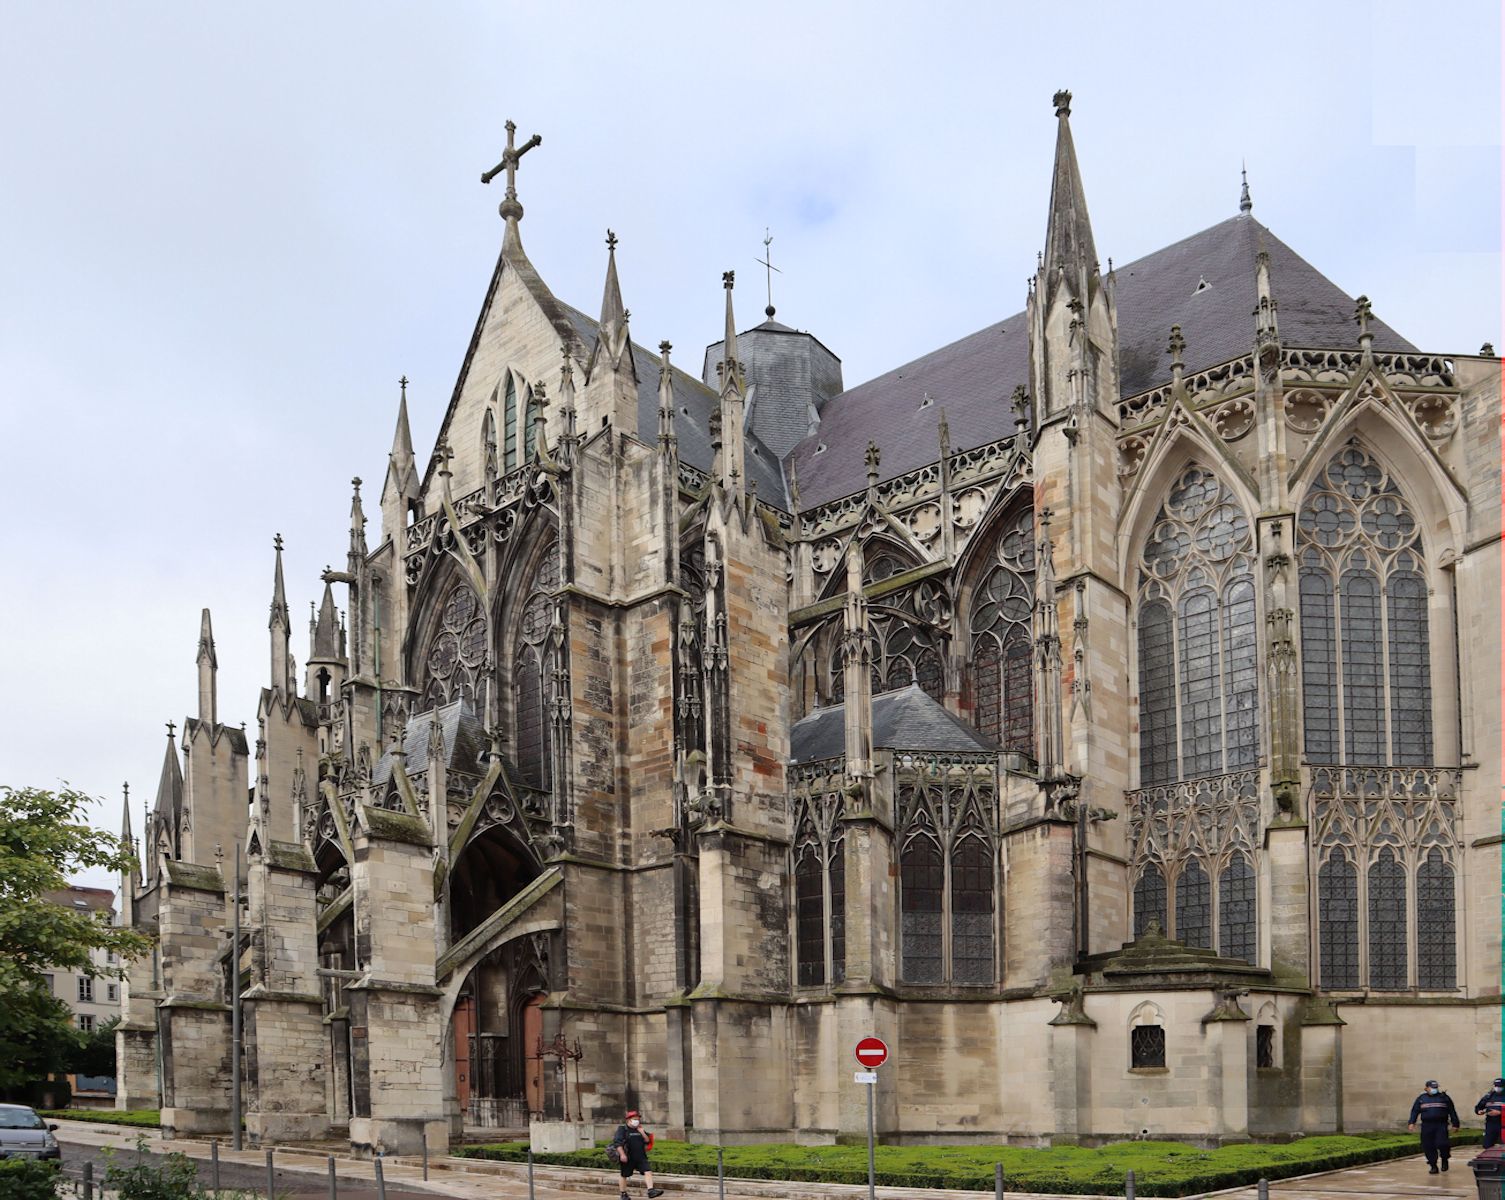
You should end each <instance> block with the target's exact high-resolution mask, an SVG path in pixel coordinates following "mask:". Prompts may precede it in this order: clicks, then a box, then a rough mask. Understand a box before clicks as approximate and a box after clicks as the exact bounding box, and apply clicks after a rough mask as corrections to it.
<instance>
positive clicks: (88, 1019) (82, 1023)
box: [78, 1013, 94, 1033]
mask: <svg viewBox="0 0 1505 1200" xmlns="http://www.w3.org/2000/svg"><path fill="white" fill-rule="evenodd" d="M78 1027H79V1029H81V1030H83V1032H85V1033H93V1032H94V1017H93V1015H92V1014H90V1013H79V1014H78Z"/></svg>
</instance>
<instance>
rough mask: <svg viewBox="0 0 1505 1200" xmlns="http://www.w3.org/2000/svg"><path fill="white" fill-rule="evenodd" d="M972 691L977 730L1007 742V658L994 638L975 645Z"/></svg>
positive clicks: (996, 739) (999, 740) (998, 740)
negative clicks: (1004, 659) (1005, 693)
mask: <svg viewBox="0 0 1505 1200" xmlns="http://www.w3.org/2000/svg"><path fill="white" fill-rule="evenodd" d="M974 645H975V648H976V654H975V656H974V658H973V659H972V691H973V697H974V699H975V702H976V704H977V712H976V714H975V722H976V725H977V728H978V729H979V730H981V731H982V732H983V733H985V734H987V735H988V737H990V738H992V739H993V740H994V741H995V742H1000V743H1001V742H1002V741H1003V655H1002V652H1001V651H1000V650H999V648H998V643H997V642H996V641H995V640H994V639H993V638H983V639H981V640H980V641H979V642H977V643H975V644H974Z"/></svg>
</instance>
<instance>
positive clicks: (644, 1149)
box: [611, 1109, 664, 1196]
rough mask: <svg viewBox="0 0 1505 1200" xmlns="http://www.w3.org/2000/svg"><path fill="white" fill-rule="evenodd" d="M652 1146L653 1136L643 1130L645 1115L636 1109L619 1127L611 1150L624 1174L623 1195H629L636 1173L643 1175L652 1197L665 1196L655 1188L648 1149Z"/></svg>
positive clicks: (660, 1189)
mask: <svg viewBox="0 0 1505 1200" xmlns="http://www.w3.org/2000/svg"><path fill="white" fill-rule="evenodd" d="M652 1145H653V1135H652V1134H651V1133H648V1132H646V1131H645V1130H644V1129H643V1114H642V1113H640V1112H638V1111H637V1110H636V1109H634V1110H633V1111H631V1112H629V1113H628V1114H627V1119H626V1120H625V1121H624V1122H623V1123H622V1124H621V1125H618V1126H617V1136H616V1137H614V1138H612V1139H611V1148H612V1149H613V1150H614V1151H615V1152H616V1157H617V1163H618V1169H619V1170H620V1171H621V1173H622V1184H621V1188H622V1195H624V1196H625V1195H627V1181H628V1180H629V1179H631V1178H632V1174H633V1172H634V1171H637V1172H640V1173H641V1174H642V1176H643V1182H644V1183H646V1184H647V1185H648V1194H649V1195H650V1196H662V1195H663V1194H664V1189H663V1188H656V1187H654V1186H653V1168H652V1167H650V1166H649V1165H648V1148H649V1147H650V1146H652Z"/></svg>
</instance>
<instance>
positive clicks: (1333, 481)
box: [1296, 439, 1433, 766]
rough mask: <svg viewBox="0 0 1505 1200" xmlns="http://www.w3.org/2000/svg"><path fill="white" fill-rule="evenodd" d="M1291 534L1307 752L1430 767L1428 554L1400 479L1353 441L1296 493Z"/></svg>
mask: <svg viewBox="0 0 1505 1200" xmlns="http://www.w3.org/2000/svg"><path fill="white" fill-rule="evenodd" d="M1296 537H1297V550H1298V555H1299V562H1300V590H1301V673H1302V704H1303V710H1304V726H1305V735H1306V737H1305V740H1306V756H1307V758H1308V759H1309V760H1310V761H1312V762H1316V763H1337V762H1343V763H1349V764H1354V765H1361V766H1390V765H1407V766H1427V765H1430V764H1431V762H1432V754H1433V750H1432V684H1431V651H1430V646H1429V641H1428V639H1429V633H1428V626H1427V586H1426V580H1425V578H1424V574H1423V570H1424V561H1425V560H1424V558H1423V547H1422V543H1421V532H1420V530H1419V528H1418V527H1417V524H1416V519H1415V517H1414V516H1413V515H1412V513H1411V509H1410V507H1409V506H1408V505H1407V503H1406V500H1405V497H1404V495H1403V494H1402V492H1401V489H1400V486H1399V484H1398V483H1397V482H1396V480H1395V479H1394V478H1392V477H1391V475H1390V474H1389V473H1388V472H1387V471H1386V470H1385V469H1384V468H1383V467H1382V466H1381V465H1380V463H1379V462H1378V460H1377V459H1375V457H1374V456H1373V455H1372V454H1370V453H1369V452H1368V451H1367V450H1365V449H1364V447H1363V446H1362V445H1361V444H1360V443H1359V442H1358V440H1357V439H1354V440H1351V441H1350V442H1349V443H1348V444H1347V445H1346V446H1344V447H1343V449H1341V450H1340V451H1338V453H1337V454H1335V455H1334V456H1333V458H1332V460H1331V461H1330V462H1329V463H1328V465H1327V467H1326V468H1325V469H1324V470H1323V472H1322V474H1321V475H1320V476H1319V477H1318V479H1317V480H1316V482H1315V483H1314V484H1313V486H1312V489H1311V491H1310V493H1309V494H1308V495H1307V498H1306V500H1305V501H1304V502H1303V503H1302V506H1301V514H1300V518H1299V520H1298V523H1297V534H1296Z"/></svg>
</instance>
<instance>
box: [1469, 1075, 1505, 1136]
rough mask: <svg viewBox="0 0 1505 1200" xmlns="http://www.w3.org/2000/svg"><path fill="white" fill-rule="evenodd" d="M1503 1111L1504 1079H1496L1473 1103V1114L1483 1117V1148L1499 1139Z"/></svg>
mask: <svg viewBox="0 0 1505 1200" xmlns="http://www.w3.org/2000/svg"><path fill="white" fill-rule="evenodd" d="M1502 1113H1505V1079H1496V1080H1495V1081H1494V1084H1493V1086H1492V1087H1491V1089H1490V1090H1489V1091H1487V1092H1485V1093H1484V1095H1483V1096H1481V1097H1480V1098H1479V1103H1478V1104H1476V1105H1474V1115H1475V1116H1482V1117H1483V1118H1484V1148H1485V1149H1486V1150H1488V1149H1489V1148H1490V1147H1491V1146H1493V1145H1495V1144H1497V1143H1498V1142H1499V1140H1500V1115H1501V1114H1502Z"/></svg>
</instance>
